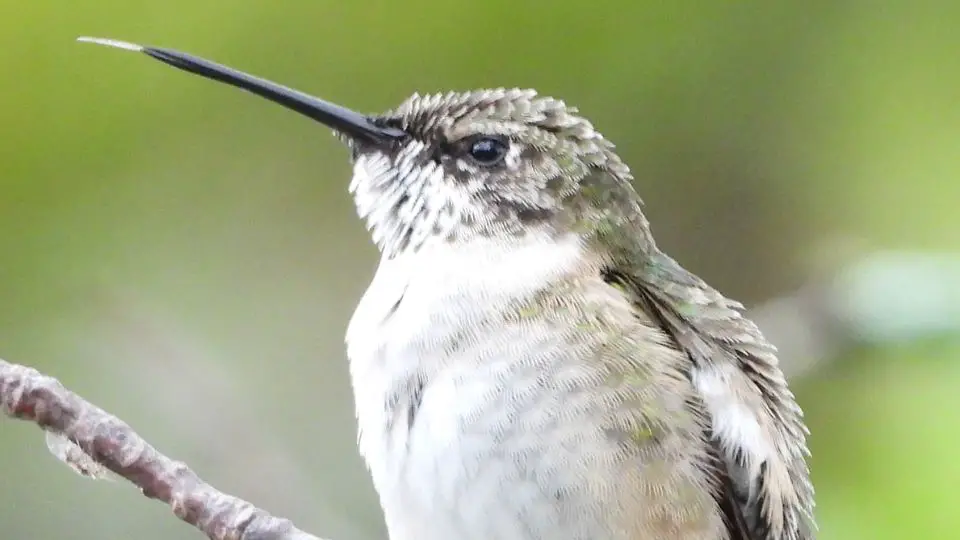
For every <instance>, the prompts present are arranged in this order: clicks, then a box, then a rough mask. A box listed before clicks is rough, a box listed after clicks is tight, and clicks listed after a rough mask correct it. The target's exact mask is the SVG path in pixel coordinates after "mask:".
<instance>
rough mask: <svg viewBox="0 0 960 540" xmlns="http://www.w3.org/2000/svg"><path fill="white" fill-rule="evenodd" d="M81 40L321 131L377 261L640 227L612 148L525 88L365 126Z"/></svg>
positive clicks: (194, 64) (245, 81)
mask: <svg viewBox="0 0 960 540" xmlns="http://www.w3.org/2000/svg"><path fill="white" fill-rule="evenodd" d="M82 39H83V40H85V41H94V42H97V43H101V44H105V45H112V46H117V47H121V48H125V49H132V50H136V51H140V52H143V53H146V54H147V55H149V56H151V57H153V58H156V59H158V60H161V61H163V62H165V63H167V64H170V65H172V66H174V67H177V68H180V69H183V70H186V71H189V72H191V73H195V74H198V75H201V76H204V77H207V78H210V79H214V80H217V81H220V82H224V83H227V84H230V85H233V86H236V87H239V88H241V89H244V90H247V91H249V92H252V93H254V94H257V95H259V96H262V97H265V98H267V99H269V100H271V101H274V102H276V103H279V104H281V105H283V106H285V107H287V108H290V109H292V110H295V111H297V112H299V113H301V114H304V115H306V116H309V117H310V118H313V119H314V120H317V121H319V122H321V123H323V124H325V125H327V126H328V127H330V128H332V129H333V130H334V132H335V133H336V134H337V136H338V137H339V138H340V139H341V140H342V141H344V142H345V143H346V145H347V146H348V147H349V148H350V150H351V155H352V158H353V165H354V175H353V180H352V182H351V183H350V192H351V193H352V194H353V197H354V200H355V203H356V206H357V211H358V213H359V215H360V217H361V218H363V219H364V220H365V221H366V224H367V228H368V229H369V230H370V232H371V234H372V237H373V240H374V242H375V243H376V244H377V246H378V247H379V249H380V250H381V252H383V254H384V256H387V257H390V256H393V255H395V254H398V253H401V252H404V251H408V250H416V249H419V248H420V247H422V246H423V245H424V244H426V243H429V242H458V241H469V240H470V239H475V238H477V237H495V238H497V239H503V240H504V241H509V240H510V239H512V238H518V237H521V236H523V235H528V234H546V235H549V234H557V233H567V232H571V231H575V232H579V233H582V234H585V235H589V234H598V233H599V234H602V233H603V232H604V231H605V230H606V231H609V230H611V228H615V226H616V225H618V222H622V221H624V220H635V219H640V220H643V216H642V214H641V213H640V199H639V197H637V195H636V193H635V192H634V191H633V188H632V187H631V186H630V180H631V179H632V177H631V175H630V170H629V168H628V167H627V166H626V165H625V164H624V163H623V162H622V161H621V160H620V158H619V157H618V156H617V155H616V153H615V152H614V147H613V144H612V143H610V142H609V141H608V140H606V139H605V138H604V137H603V136H602V135H601V134H600V133H599V132H598V131H596V130H595V129H594V127H593V125H592V124H591V123H590V122H589V121H588V120H587V119H585V118H584V117H582V116H580V115H579V114H578V112H577V109H576V108H574V107H570V106H568V105H566V104H565V103H564V102H563V101H560V100H558V99H554V98H550V97H543V96H538V95H537V93H536V92H535V91H533V90H521V89H509V90H508V89H503V88H499V89H491V90H476V91H471V92H460V93H457V92H450V93H447V94H432V95H424V96H421V95H416V94H415V95H413V96H412V97H410V98H408V99H407V100H406V101H404V102H403V103H401V104H400V105H399V106H398V107H397V108H395V109H393V110H391V111H388V112H386V113H384V114H382V115H376V116H367V115H363V114H360V113H357V112H354V111H352V110H349V109H346V108H343V107H340V106H338V105H334V104H332V103H329V102H327V101H324V100H322V99H319V98H316V97H313V96H310V95H307V94H304V93H302V92H299V91H296V90H293V89H291V88H287V87H284V86H281V85H278V84H276V83H272V82H270V81H266V80H264V79H259V78H257V77H253V76H251V75H248V74H245V73H242V72H239V71H236V70H233V69H231V68H228V67H226V66H222V65H219V64H215V63H213V62H209V61H207V60H203V59H201V58H197V57H195V56H191V55H188V54H185V53H181V52H178V51H172V50H169V49H158V48H152V47H142V46H139V45H133V44H129V43H123V42H117V41H112V40H102V39H92V38H82ZM644 223H645V222H644Z"/></svg>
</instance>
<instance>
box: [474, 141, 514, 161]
mask: <svg viewBox="0 0 960 540" xmlns="http://www.w3.org/2000/svg"><path fill="white" fill-rule="evenodd" d="M506 150H507V148H506V146H505V145H504V144H503V143H502V142H500V141H498V140H496V139H480V140H478V141H477V142H475V143H473V146H471V147H470V155H471V156H473V159H475V160H477V161H479V162H480V163H483V164H485V165H490V164H493V163H496V162H497V161H499V160H500V159H501V158H503V155H504V154H505V153H506Z"/></svg>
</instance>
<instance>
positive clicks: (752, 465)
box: [693, 364, 773, 478]
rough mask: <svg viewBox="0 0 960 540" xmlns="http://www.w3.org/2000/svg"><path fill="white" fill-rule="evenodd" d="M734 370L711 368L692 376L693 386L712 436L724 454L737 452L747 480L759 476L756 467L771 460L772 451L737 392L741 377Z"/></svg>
mask: <svg viewBox="0 0 960 540" xmlns="http://www.w3.org/2000/svg"><path fill="white" fill-rule="evenodd" d="M735 369H736V366H734V365H732V364H727V365H712V366H706V367H704V368H701V369H696V370H694V372H693V384H694V385H695V386H696V388H697V390H699V391H700V395H701V397H702V398H703V401H704V403H705V404H706V406H707V411H708V412H709V413H710V418H711V422H712V428H713V432H714V433H715V434H716V436H717V437H718V438H719V439H720V441H721V444H722V446H723V448H724V449H725V450H727V451H732V450H735V449H737V450H740V451H741V452H742V455H743V459H744V465H745V466H746V468H747V471H748V474H749V475H750V477H751V478H755V477H756V475H757V474H759V472H760V470H759V468H760V465H761V464H762V463H763V462H764V461H766V460H767V459H769V458H770V457H771V454H772V451H773V447H772V445H771V443H770V441H769V440H768V438H767V436H766V434H765V433H764V429H763V427H762V426H761V425H760V420H759V417H758V412H759V411H755V410H753V409H751V408H750V405H749V404H748V403H747V402H746V401H744V397H745V396H744V395H743V394H742V393H738V392H737V388H738V385H739V384H740V382H739V381H736V380H735V378H736V377H742V376H743V374H742V373H738V372H735Z"/></svg>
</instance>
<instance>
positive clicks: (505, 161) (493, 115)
mask: <svg viewBox="0 0 960 540" xmlns="http://www.w3.org/2000/svg"><path fill="white" fill-rule="evenodd" d="M371 122H372V123H373V124H374V125H377V126H380V127H384V128H390V129H393V130H396V133H397V135H396V136H395V137H390V138H387V139H379V140H378V139H371V138H368V137H356V136H353V135H351V134H350V133H342V132H341V138H342V139H344V140H345V141H346V143H347V144H348V146H349V147H350V148H351V151H352V155H353V161H354V176H353V181H352V182H351V184H350V191H351V193H352V194H353V196H354V199H355V201H356V205H357V210H358V212H359V214H360V216H361V217H362V218H364V219H365V220H366V222H367V227H368V228H369V229H370V231H371V233H372V235H373V238H374V241H375V242H376V243H377V245H378V246H380V248H381V249H382V250H383V251H384V252H385V253H393V252H397V251H399V250H404V249H417V248H418V247H420V246H422V245H423V244H424V243H426V242H429V241H466V240H469V239H471V238H475V237H476V236H477V235H484V236H500V237H503V238H510V237H517V236H522V235H525V234H532V233H537V234H544V233H546V234H549V233H551V232H563V231H565V230H568V229H569V227H573V226H575V225H577V224H578V223H577V222H578V220H579V218H587V217H588V216H585V215H583V212H585V211H586V210H587V209H586V208H584V203H586V202H589V201H588V200H586V199H585V198H584V197H583V195H585V194H590V193H587V192H589V191H592V192H593V193H592V195H597V196H599V195H602V190H604V189H612V190H614V191H622V190H623V188H624V186H629V180H630V171H629V169H628V168H627V166H626V165H624V163H623V162H622V161H621V160H620V158H619V157H618V156H617V155H616V154H615V153H614V151H613V144H612V143H610V142H609V141H607V140H606V139H604V138H603V136H602V135H601V134H600V133H599V132H598V131H596V130H595V129H594V128H593V125H591V123H590V122H589V121H588V120H586V119H585V118H583V117H582V116H579V115H578V113H577V110H576V109H575V108H573V107H569V106H567V105H566V104H565V103H564V102H563V101H560V100H557V99H553V98H550V97H541V96H538V95H537V93H536V92H535V91H534V90H521V89H503V88H498V89H490V90H475V91H471V92H459V93H457V92H450V93H446V94H432V95H425V96H421V95H416V94H415V95H413V96H412V97H410V98H408V99H407V100H406V101H404V102H403V103H402V104H400V106H398V107H397V108H395V109H393V110H391V111H388V112H386V113H384V114H382V115H379V116H375V117H372V118H371ZM596 202H600V201H596ZM637 202H638V201H637ZM581 224H582V223H581Z"/></svg>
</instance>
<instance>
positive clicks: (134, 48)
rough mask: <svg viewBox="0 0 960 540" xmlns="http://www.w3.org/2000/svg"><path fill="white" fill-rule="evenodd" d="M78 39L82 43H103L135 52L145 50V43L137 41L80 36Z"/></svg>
mask: <svg viewBox="0 0 960 540" xmlns="http://www.w3.org/2000/svg"><path fill="white" fill-rule="evenodd" d="M77 41H79V42H80V43H93V44H95V45H103V46H106V47H113V48H115V49H123V50H125V51H133V52H143V49H144V47H143V45H137V44H136V43H130V42H127V41H120V40H118V39H109V38H98V37H89V36H80V37H78V38H77Z"/></svg>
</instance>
